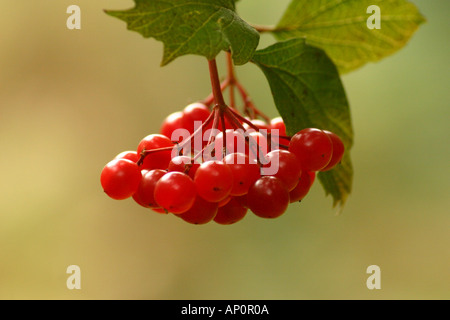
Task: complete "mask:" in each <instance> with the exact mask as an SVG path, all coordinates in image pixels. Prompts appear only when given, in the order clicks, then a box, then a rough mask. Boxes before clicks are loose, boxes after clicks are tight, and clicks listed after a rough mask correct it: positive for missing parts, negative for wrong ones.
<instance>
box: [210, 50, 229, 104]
mask: <svg viewBox="0 0 450 320" xmlns="http://www.w3.org/2000/svg"><path fill="white" fill-rule="evenodd" d="M208 65H209V74H210V77H211V86H212V93H213V95H214V101H215V104H216V106H217V105H218V106H220V107H223V106H225V100H224V99H223V95H222V88H221V83H220V80H219V71H218V70H217V63H216V59H213V60H208Z"/></svg>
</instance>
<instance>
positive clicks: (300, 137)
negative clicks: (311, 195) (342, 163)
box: [289, 128, 333, 171]
mask: <svg viewBox="0 0 450 320" xmlns="http://www.w3.org/2000/svg"><path fill="white" fill-rule="evenodd" d="M289 151H290V152H292V153H294V154H295V155H296V156H297V158H298V159H299V161H300V163H301V167H302V169H303V170H307V171H319V170H321V169H323V168H325V166H326V165H327V164H328V163H329V162H330V160H331V155H332V154H333V143H332V142H331V139H330V138H329V137H328V135H327V134H326V133H325V132H323V131H322V130H320V129H315V128H307V129H303V130H301V131H299V132H297V133H296V134H295V135H294V136H293V137H292V139H291V141H290V143H289Z"/></svg>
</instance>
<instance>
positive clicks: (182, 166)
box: [167, 156, 200, 179]
mask: <svg viewBox="0 0 450 320" xmlns="http://www.w3.org/2000/svg"><path fill="white" fill-rule="evenodd" d="M199 167H200V163H198V162H195V161H194V160H193V159H192V158H191V157H188V156H176V157H174V158H172V159H171V160H170V162H169V166H168V168H167V171H169V172H170V171H178V172H184V173H186V174H187V175H188V176H189V177H191V178H192V179H194V177H195V172H196V171H197V169H198V168H199Z"/></svg>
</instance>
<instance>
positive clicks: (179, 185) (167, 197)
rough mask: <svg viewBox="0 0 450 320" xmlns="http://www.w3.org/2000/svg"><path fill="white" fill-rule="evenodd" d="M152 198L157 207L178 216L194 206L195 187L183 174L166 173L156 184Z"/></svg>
mask: <svg viewBox="0 0 450 320" xmlns="http://www.w3.org/2000/svg"><path fill="white" fill-rule="evenodd" d="M154 196H155V200H156V203H157V204H158V205H159V207H161V208H164V209H165V210H167V211H168V212H171V213H174V214H180V213H183V212H186V211H188V210H189V209H190V208H191V207H192V205H193V204H194V201H195V196H196V192H195V185H194V182H193V181H192V179H191V178H190V177H189V176H188V175H186V174H184V173H181V172H176V171H174V172H168V173H166V174H165V175H164V176H163V177H162V178H161V179H159V181H158V182H157V183H156V186H155V194H154Z"/></svg>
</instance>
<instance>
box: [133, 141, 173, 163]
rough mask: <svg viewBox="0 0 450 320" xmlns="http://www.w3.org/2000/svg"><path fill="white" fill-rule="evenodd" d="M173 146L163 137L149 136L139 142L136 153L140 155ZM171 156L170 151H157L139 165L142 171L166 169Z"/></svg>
mask: <svg viewBox="0 0 450 320" xmlns="http://www.w3.org/2000/svg"><path fill="white" fill-rule="evenodd" d="M173 146H174V144H173V143H172V141H170V139H169V138H167V137H166V136H164V135H161V134H151V135H149V136H147V137H145V138H144V139H142V140H141V142H140V143H139V146H138V148H137V153H138V154H139V155H140V154H141V153H142V151H144V150H145V151H149V150H155V149H161V148H168V147H173ZM171 155H172V150H168V151H158V152H154V153H150V154H148V155H147V156H146V157H145V159H144V162H143V163H142V165H141V168H142V169H148V170H153V169H164V170H165V169H167V167H168V166H169V162H170V159H171V158H172V157H171Z"/></svg>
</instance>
